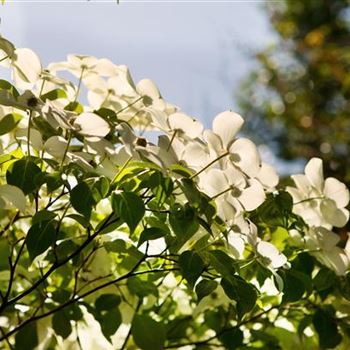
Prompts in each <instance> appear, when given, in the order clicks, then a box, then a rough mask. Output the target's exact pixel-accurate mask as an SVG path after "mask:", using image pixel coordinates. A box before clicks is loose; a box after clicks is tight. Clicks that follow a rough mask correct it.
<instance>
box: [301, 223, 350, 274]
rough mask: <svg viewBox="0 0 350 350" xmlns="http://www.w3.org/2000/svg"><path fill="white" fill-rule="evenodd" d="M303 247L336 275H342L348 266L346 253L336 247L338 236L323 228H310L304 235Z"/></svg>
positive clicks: (348, 261)
mask: <svg viewBox="0 0 350 350" xmlns="http://www.w3.org/2000/svg"><path fill="white" fill-rule="evenodd" d="M304 239H305V246H306V248H307V249H309V250H310V254H312V255H313V256H315V258H316V259H317V260H319V261H320V262H321V263H322V264H323V265H325V266H327V267H329V268H330V269H332V270H333V271H334V272H335V273H336V274H337V275H344V274H345V272H346V271H347V269H348V268H349V265H350V259H349V256H348V254H347V251H346V250H344V249H342V248H340V247H338V246H337V244H338V243H339V241H340V238H339V236H338V235H337V234H336V233H334V232H332V231H329V230H327V229H325V228H324V227H315V228H311V229H310V230H309V231H308V232H307V233H306V235H305V238H304Z"/></svg>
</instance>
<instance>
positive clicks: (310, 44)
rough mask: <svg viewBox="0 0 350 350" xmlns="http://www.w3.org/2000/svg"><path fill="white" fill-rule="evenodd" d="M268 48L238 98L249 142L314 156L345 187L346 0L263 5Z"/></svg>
mask: <svg viewBox="0 0 350 350" xmlns="http://www.w3.org/2000/svg"><path fill="white" fill-rule="evenodd" d="M266 9H267V11H268V13H269V16H270V22H271V25H272V26H273V29H274V30H275V32H276V36H277V41H276V44H275V45H274V46H271V47H268V48H266V49H264V50H263V51H260V52H258V53H256V60H257V67H256V69H255V70H254V71H252V72H251V74H250V75H249V77H247V79H246V80H245V81H244V82H243V84H242V88H241V89H240V92H239V95H238V101H239V105H240V108H241V112H242V114H243V115H244V116H245V117H246V119H247V120H248V125H249V129H250V131H251V137H254V136H255V137H256V138H258V139H257V140H256V141H257V142H260V143H266V144H268V145H270V146H272V148H273V149H274V150H275V151H276V152H277V153H278V155H279V156H280V157H281V158H283V159H286V160H294V159H299V158H300V159H308V158H311V157H315V156H317V157H321V158H323V159H324V161H325V172H326V174H327V175H328V176H329V175H332V176H337V177H338V178H341V179H344V180H345V181H346V182H347V184H348V185H349V184H350V1H349V0H306V1H305V0H290V1H281V2H280V3H276V2H273V3H267V4H266Z"/></svg>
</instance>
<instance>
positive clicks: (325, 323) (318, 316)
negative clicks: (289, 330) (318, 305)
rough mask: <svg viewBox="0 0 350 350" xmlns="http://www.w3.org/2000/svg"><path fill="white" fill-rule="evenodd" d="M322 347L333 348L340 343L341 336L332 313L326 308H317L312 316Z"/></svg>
mask: <svg viewBox="0 0 350 350" xmlns="http://www.w3.org/2000/svg"><path fill="white" fill-rule="evenodd" d="M312 322H313V324H314V327H315V330H316V332H317V334H318V339H319V343H320V347H321V348H322V349H329V348H334V347H336V346H337V345H338V344H340V342H341V340H342V336H341V335H340V333H339V331H338V327H337V324H336V322H335V320H334V319H333V317H332V315H329V314H328V312H327V311H326V310H322V309H318V310H317V311H316V312H315V313H314V315H313V318H312Z"/></svg>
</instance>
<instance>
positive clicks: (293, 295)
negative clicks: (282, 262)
mask: <svg viewBox="0 0 350 350" xmlns="http://www.w3.org/2000/svg"><path fill="white" fill-rule="evenodd" d="M283 275H284V276H283V282H284V289H283V298H282V302H284V303H288V302H295V301H299V300H300V299H301V297H302V296H303V294H304V293H305V292H306V285H305V282H306V279H308V276H307V275H303V274H302V273H301V272H298V271H293V270H286V271H284V274H283ZM309 284H310V285H311V280H310V282H309Z"/></svg>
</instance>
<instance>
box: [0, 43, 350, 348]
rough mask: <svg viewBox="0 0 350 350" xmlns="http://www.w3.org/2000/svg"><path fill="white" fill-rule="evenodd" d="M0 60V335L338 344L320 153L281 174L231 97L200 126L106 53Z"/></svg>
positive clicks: (341, 189)
mask: <svg viewBox="0 0 350 350" xmlns="http://www.w3.org/2000/svg"><path fill="white" fill-rule="evenodd" d="M0 62H1V65H3V66H5V67H7V68H8V69H9V70H10V71H11V74H12V79H11V81H7V80H0V331H1V332H0V341H1V342H0V343H1V345H0V347H1V348H2V349H19V350H20V349H25V350H28V349H34V348H37V349H79V348H80V349H84V350H85V349H143V350H158V349H159V350H160V349H220V348H221V349H292V348H297V349H312V348H322V349H325V348H333V347H336V346H339V348H343V349H347V348H349V346H350V342H349V340H348V336H349V334H350V319H349V316H348V314H349V310H350V275H349V274H348V273H347V272H348V270H349V265H350V243H347V235H346V234H345V235H344V233H342V234H340V233H339V231H337V230H339V228H341V227H344V226H345V224H346V223H347V221H348V218H349V211H348V210H347V209H346V206H347V205H348V203H349V191H348V190H347V188H346V187H345V185H343V184H342V183H341V182H339V181H338V180H336V179H335V178H327V179H324V176H323V173H322V160H321V159H318V158H313V159H311V160H310V161H309V163H308V164H307V165H306V168H305V174H298V175H293V176H292V177H291V180H290V182H289V183H288V186H287V187H282V186H280V185H279V178H278V175H277V173H276V171H275V170H274V169H273V168H272V167H271V166H270V165H268V164H265V163H264V162H262V161H261V159H260V156H259V153H258V151H257V148H256V146H255V145H254V143H252V142H251V141H250V140H249V139H246V138H244V137H239V132H240V130H241V128H242V126H243V124H244V120H243V118H242V117H241V116H240V115H238V114H236V113H234V112H232V111H226V112H223V113H221V114H219V115H217V116H216V117H215V118H214V120H213V125H212V129H210V130H204V127H203V125H202V124H201V123H200V122H199V121H197V120H195V119H194V118H192V117H190V116H188V115H186V114H184V113H183V112H182V111H180V109H179V108H178V107H176V106H174V105H172V104H170V103H168V102H166V101H165V100H164V99H163V98H162V96H161V94H160V93H159V91H158V89H157V87H156V85H155V84H154V83H153V82H152V81H151V80H148V79H144V80H141V81H140V82H138V83H137V84H135V83H134V82H133V80H132V78H131V75H130V72H129V70H128V68H127V67H126V66H123V65H116V64H114V63H112V62H111V61H109V60H107V59H98V58H95V57H91V56H79V55H70V56H68V57H67V61H65V62H59V63H52V64H50V65H49V66H48V67H47V68H43V67H42V65H41V63H40V60H39V58H38V56H37V55H36V54H35V53H34V52H33V51H31V50H30V49H27V48H16V47H15V46H14V45H13V44H12V43H11V42H9V41H8V40H6V39H5V38H0ZM62 73H64V74H62ZM69 74H70V75H71V77H72V80H67V77H68V76H69ZM145 135H150V137H149V138H146V136H145ZM156 137H157V142H152V140H154V139H156Z"/></svg>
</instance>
